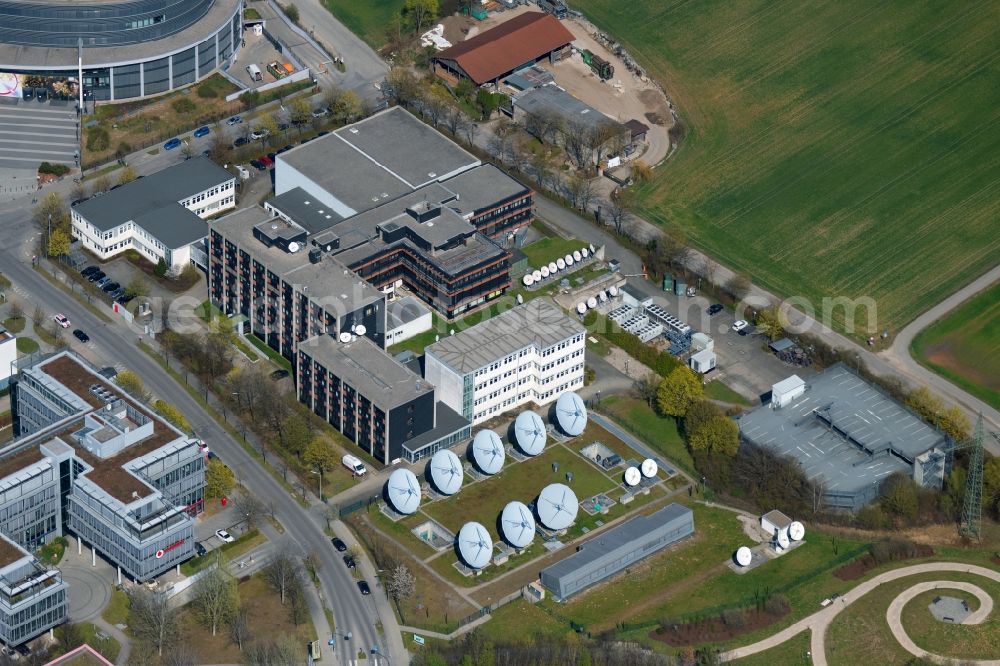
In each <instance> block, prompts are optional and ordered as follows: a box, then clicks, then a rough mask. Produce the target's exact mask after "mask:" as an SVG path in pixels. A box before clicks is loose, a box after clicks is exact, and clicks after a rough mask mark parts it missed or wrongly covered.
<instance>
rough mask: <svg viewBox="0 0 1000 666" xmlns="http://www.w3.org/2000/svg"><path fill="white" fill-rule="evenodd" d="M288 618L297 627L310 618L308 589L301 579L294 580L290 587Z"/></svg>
mask: <svg viewBox="0 0 1000 666" xmlns="http://www.w3.org/2000/svg"><path fill="white" fill-rule="evenodd" d="M287 597H288V617H289V619H291V621H292V624H294V625H295V626H296V627H297V626H299V625H300V624H302V623H303V622H305V621H306V619H307V618H308V617H309V604H308V600H307V599H306V588H305V585H303V583H302V578H301V577H296V578H293V579H292V580H291V581H290V582H289V585H288V593H287Z"/></svg>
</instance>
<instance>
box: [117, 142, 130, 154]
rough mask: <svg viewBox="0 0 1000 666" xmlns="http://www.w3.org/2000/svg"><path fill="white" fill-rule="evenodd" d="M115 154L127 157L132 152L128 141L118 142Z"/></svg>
mask: <svg viewBox="0 0 1000 666" xmlns="http://www.w3.org/2000/svg"><path fill="white" fill-rule="evenodd" d="M115 152H116V153H118V154H119V155H128V154H129V153H131V152H132V144H131V143H129V142H128V141H119V142H118V147H117V148H116V149H115Z"/></svg>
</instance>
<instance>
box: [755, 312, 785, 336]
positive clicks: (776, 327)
mask: <svg viewBox="0 0 1000 666" xmlns="http://www.w3.org/2000/svg"><path fill="white" fill-rule="evenodd" d="M756 325H757V332H759V333H763V334H764V335H766V336H767V339H768V340H777V339H778V338H783V337H785V327H784V326H782V325H781V312H780V311H779V310H778V308H777V307H775V306H773V305H772V306H771V307H769V308H764V309H763V310H761V311H760V312H758V313H757V321H756Z"/></svg>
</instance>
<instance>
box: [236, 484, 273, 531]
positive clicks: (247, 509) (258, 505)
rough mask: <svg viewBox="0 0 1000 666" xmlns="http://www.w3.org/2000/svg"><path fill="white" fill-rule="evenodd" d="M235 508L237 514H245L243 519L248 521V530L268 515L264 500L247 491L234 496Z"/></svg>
mask: <svg viewBox="0 0 1000 666" xmlns="http://www.w3.org/2000/svg"><path fill="white" fill-rule="evenodd" d="M233 510H234V511H235V512H236V515H238V516H243V519H244V520H246V521H247V529H248V530H252V529H254V528H255V527H257V525H258V524H260V521H261V520H262V519H263V518H264V517H265V516H266V515H267V506H266V505H265V504H264V500H262V499H260V498H259V497H257V496H256V495H254V494H253V493H251V492H246V491H244V492H241V493H239V494H238V495H237V496H236V497H234V498H233Z"/></svg>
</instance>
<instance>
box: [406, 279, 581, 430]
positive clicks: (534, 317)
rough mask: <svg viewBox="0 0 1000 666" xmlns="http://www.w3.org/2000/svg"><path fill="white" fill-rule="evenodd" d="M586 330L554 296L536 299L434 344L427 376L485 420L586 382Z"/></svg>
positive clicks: (459, 408)
mask: <svg viewBox="0 0 1000 666" xmlns="http://www.w3.org/2000/svg"><path fill="white" fill-rule="evenodd" d="M585 332H586V330H585V329H584V327H583V325H582V324H581V323H580V322H579V321H577V320H576V319H572V318H570V317H569V316H567V315H566V313H565V312H563V311H562V310H561V309H560V308H559V307H558V306H556V305H555V304H554V303H553V302H552V301H551V300H549V299H548V298H536V299H534V300H531V301H529V302H527V303H525V304H523V305H519V306H517V307H515V308H512V309H510V310H508V311H507V312H504V313H502V314H500V315H497V316H496V317H493V318H491V319H489V320H487V321H484V322H482V323H479V324H476V325H475V326H472V327H471V328H468V329H466V330H464V331H461V332H459V333H456V334H455V335H450V336H448V337H446V338H444V339H443V340H440V341H438V342H435V343H434V344H432V345H430V346H428V347H427V348H426V349H425V350H424V359H425V360H424V364H425V370H424V377H425V378H426V379H427V380H428V381H430V382H431V383H432V384H434V385H435V386H437V387H438V395H439V397H440V399H441V401H442V402H444V403H445V404H446V405H448V406H449V407H451V409H453V410H455V411H456V412H458V413H459V414H461V415H462V416H463V417H465V418H467V419H469V420H470V421H472V423H473V424H476V423H480V422H482V421H485V420H487V419H490V418H492V417H493V416H495V415H497V414H499V413H501V412H506V411H508V410H511V409H514V408H515V407H517V406H519V405H523V404H526V403H529V402H531V403H534V404H536V405H544V404H547V403H549V402H552V401H553V400H555V399H556V398H558V397H559V395H560V394H562V393H563V392H565V391H574V390H576V389H578V388H580V387H581V386H583V355H584V345H585V342H584V334H585Z"/></svg>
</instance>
